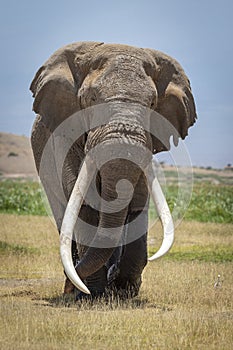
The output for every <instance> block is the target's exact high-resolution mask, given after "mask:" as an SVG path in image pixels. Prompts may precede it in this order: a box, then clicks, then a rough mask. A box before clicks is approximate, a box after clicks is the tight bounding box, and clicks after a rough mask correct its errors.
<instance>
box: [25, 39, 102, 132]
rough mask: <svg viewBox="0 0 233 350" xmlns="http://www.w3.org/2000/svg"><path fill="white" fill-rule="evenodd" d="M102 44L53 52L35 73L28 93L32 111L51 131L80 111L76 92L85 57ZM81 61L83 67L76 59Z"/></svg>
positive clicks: (75, 46)
mask: <svg viewBox="0 0 233 350" xmlns="http://www.w3.org/2000/svg"><path fill="white" fill-rule="evenodd" d="M101 44H102V43H98V42H78V43H74V44H70V45H67V46H65V47H63V48H61V49H59V50H58V51H56V52H55V53H54V54H53V55H52V56H51V57H50V58H49V59H48V60H47V61H46V62H45V64H44V65H43V66H42V67H41V68H40V69H39V70H38V72H37V73H36V75H35V77H34V79H33V81H32V83H31V86H30V90H31V91H32V93H33V97H34V98H35V100H34V104H33V110H34V111H35V112H36V113H38V114H39V115H40V116H41V117H42V118H43V122H44V123H45V125H46V126H47V127H48V128H49V129H50V131H53V130H54V129H55V128H56V127H57V126H58V125H59V124H60V123H61V122H62V121H63V120H65V119H66V118H67V117H69V116H70V115H72V114H73V113H75V112H76V111H78V110H80V105H79V100H78V89H79V88H80V86H81V84H82V81H83V79H84V78H85V75H86V74H87V72H88V68H87V66H88V57H90V53H91V51H92V50H93V49H94V48H95V47H96V46H99V45H101ZM80 57H82V60H81V61H82V64H79V63H78V62H79V58H80Z"/></svg>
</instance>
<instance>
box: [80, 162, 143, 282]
mask: <svg viewBox="0 0 233 350" xmlns="http://www.w3.org/2000/svg"><path fill="white" fill-rule="evenodd" d="M140 174H141V169H139V168H138V167H137V166H136V165H134V164H132V163H131V162H130V163H129V161H128V160H126V159H112V160H110V161H108V162H107V163H105V164H104V165H103V166H102V167H101V169H100V177H101V204H100V219H99V226H98V229H97V233H96V235H95V237H94V239H93V241H92V242H91V244H90V246H89V248H88V249H87V251H86V253H85V255H84V256H83V257H82V259H81V261H80V262H79V264H78V265H77V267H76V271H77V273H78V274H79V276H80V277H81V279H85V278H86V277H88V276H90V275H92V274H93V273H95V272H96V271H98V270H99V269H100V268H101V267H102V266H103V265H104V264H106V262H107V261H108V260H109V258H110V257H111V255H112V253H113V251H114V249H115V248H116V247H117V246H119V245H120V244H121V243H122V242H121V239H122V234H123V230H124V225H125V222H126V219H127V213H128V205H129V203H130V201H131V199H132V197H133V188H134V187H135V186H136V183H137V181H138V178H139V176H140Z"/></svg>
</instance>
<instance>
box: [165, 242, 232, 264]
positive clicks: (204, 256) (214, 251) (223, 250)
mask: <svg viewBox="0 0 233 350" xmlns="http://www.w3.org/2000/svg"><path fill="white" fill-rule="evenodd" d="M164 259H167V260H171V261H199V262H211V263H226V262H233V250H232V247H229V246H224V245H222V246H219V245H218V246H215V247H213V246H212V245H211V246H204V247H203V246H199V245H195V246H192V247H190V246H189V247H182V248H181V247H177V248H176V247H174V248H173V249H172V250H171V252H170V253H169V254H167V255H166V256H164Z"/></svg>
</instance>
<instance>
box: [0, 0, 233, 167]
mask: <svg viewBox="0 0 233 350" xmlns="http://www.w3.org/2000/svg"><path fill="white" fill-rule="evenodd" d="M232 15H233V2H232V0H222V1H216V0H212V1H210V0H196V1H187V0H174V1H172V0H170V1H168V0H163V1H161V0H160V1H157V0H143V1H142V0H141V1H139V0H118V1H107V0H103V1H101V0H99V1H94V0H89V1H86V2H84V1H79V0H76V1H74V0H65V1H59V0H57V1H49V0H40V1H31V0H30V1H29V0H22V1H18V0H7V1H5V0H2V1H1V13H0V36H1V57H0V60H1V61H0V63H1V64H0V70H1V79H0V89H1V91H0V105H1V109H0V131H3V132H11V133H16V134H20V135H21V134H24V135H27V136H29V135H30V130H31V127H32V123H33V120H34V114H33V112H32V111H31V108H32V97H31V93H30V91H29V86H30V82H31V80H32V78H33V76H34V74H35V73H36V71H37V69H38V68H39V67H40V66H41V65H42V64H43V63H44V61H45V60H47V58H48V57H49V56H50V55H51V54H52V53H53V52H54V51H55V50H56V49H58V48H60V47H61V46H63V45H66V44H69V43H71V42H75V41H86V40H87V41H88V40H90V41H104V42H109V43H125V44H129V45H135V46H139V47H150V48H153V49H157V50H160V51H163V52H165V53H167V54H169V55H170V56H173V57H174V58H176V59H177V60H178V61H179V62H180V63H181V65H182V66H183V68H184V69H185V72H186V74H187V75H188V77H189V79H190V81H191V86H192V90H193V94H194V97H195V101H196V107H197V112H198V117H199V118H198V121H197V123H196V124H195V126H194V127H192V128H191V129H190V132H189V137H188V139H187V141H185V143H186V145H187V147H188V150H189V153H190V156H191V161H192V163H193V165H198V166H212V167H217V168H220V167H224V166H225V165H226V164H228V163H233V154H232V153H233V151H232V150H233V138H232V129H233V97H232V78H233V64H232V62H233V40H232V34H233V25H232Z"/></svg>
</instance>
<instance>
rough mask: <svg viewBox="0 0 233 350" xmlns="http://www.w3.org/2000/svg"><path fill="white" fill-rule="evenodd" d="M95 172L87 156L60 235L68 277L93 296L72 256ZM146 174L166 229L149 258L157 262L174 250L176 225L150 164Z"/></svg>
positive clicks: (81, 289)
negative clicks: (73, 245) (81, 215)
mask: <svg viewBox="0 0 233 350" xmlns="http://www.w3.org/2000/svg"><path fill="white" fill-rule="evenodd" d="M95 171H96V165H95V163H94V162H93V160H92V159H90V157H88V156H87V157H86V159H85V161H84V162H83V165H82V167H81V170H80V173H79V176H78V178H77V180H76V183H75V185H74V188H73V191H72V193H71V196H70V199H69V202H68V204H67V207H66V211H65V214H64V218H63V222H62V226H61V234H60V255H61V260H62V264H63V267H64V270H65V272H66V274H67V277H68V278H69V279H70V281H71V282H72V283H73V284H74V285H75V286H76V287H77V288H78V289H79V290H80V291H82V292H84V293H86V294H90V291H89V289H88V288H87V287H86V285H85V284H84V282H83V281H82V278H83V276H81V277H82V278H80V276H79V275H78V274H77V271H76V270H75V267H74V265H73V261H72V256H71V244H72V237H73V231H74V227H75V224H76V221H77V219H78V215H79V211H80V208H81V205H82V203H83V200H84V197H85V194H86V192H87V190H88V188H89V185H90V182H91V180H92V178H93V176H94V174H95ZM145 175H146V178H147V182H148V188H149V191H150V193H151V197H152V199H153V202H154V205H155V208H156V210H157V212H158V215H159V218H160V220H161V223H162V226H163V233H164V237H163V242H162V245H161V247H160V249H159V250H158V251H157V252H156V253H155V254H154V255H153V256H151V257H150V258H149V259H148V260H149V261H154V260H156V259H158V258H160V257H161V256H163V255H165V254H166V253H167V252H168V251H169V250H170V248H171V247H172V244H173V241H174V225H173V221H172V217H171V213H170V210H169V208H168V205H167V202H166V199H165V197H164V195H163V192H162V189H161V187H160V185H159V182H158V180H157V178H156V176H155V175H154V173H153V170H152V166H151V165H149V166H148V167H147V168H146V170H145ZM104 263H105V262H103V265H104Z"/></svg>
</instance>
